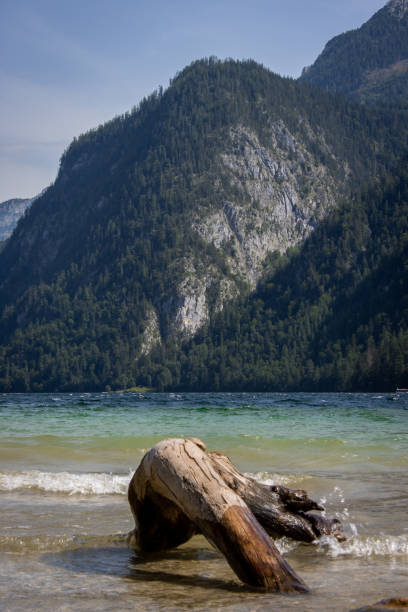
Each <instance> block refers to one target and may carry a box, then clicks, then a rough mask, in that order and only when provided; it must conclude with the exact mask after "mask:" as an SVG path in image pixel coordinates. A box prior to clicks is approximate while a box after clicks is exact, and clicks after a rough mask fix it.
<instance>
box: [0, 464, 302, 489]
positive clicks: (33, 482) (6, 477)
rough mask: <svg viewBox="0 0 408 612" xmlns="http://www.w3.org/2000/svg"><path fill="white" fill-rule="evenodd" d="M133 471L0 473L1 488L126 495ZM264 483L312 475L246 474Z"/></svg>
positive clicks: (285, 482)
mask: <svg viewBox="0 0 408 612" xmlns="http://www.w3.org/2000/svg"><path fill="white" fill-rule="evenodd" d="M132 474H133V471H132V472H129V474H127V475H119V474H107V473H84V474H77V473H73V472H41V471H39V470H26V471H22V472H0V491H5V492H6V491H19V490H25V489H29V490H33V491H35V490H38V491H43V492H46V493H64V494H66V495H126V494H127V489H128V486H129V482H130V479H131V477H132ZM246 476H249V477H251V478H254V479H255V480H258V481H259V482H262V483H263V484H270V485H271V484H277V485H283V486H290V485H291V484H294V483H297V484H298V483H299V482H300V481H301V480H304V479H307V478H311V477H310V476H305V475H302V476H300V475H299V474H285V475H281V474H271V473H270V472H256V473H247V474H246Z"/></svg>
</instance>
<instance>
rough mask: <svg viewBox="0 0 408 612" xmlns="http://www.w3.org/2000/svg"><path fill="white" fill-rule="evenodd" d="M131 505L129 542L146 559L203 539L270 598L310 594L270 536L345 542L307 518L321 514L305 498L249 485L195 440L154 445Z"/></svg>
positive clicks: (335, 526) (332, 527) (332, 524)
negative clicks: (325, 537) (132, 521)
mask: <svg viewBox="0 0 408 612" xmlns="http://www.w3.org/2000/svg"><path fill="white" fill-rule="evenodd" d="M128 498H129V503H130V506H131V509H132V512H133V516H134V518H135V524H136V526H135V529H134V531H133V532H131V534H130V543H131V544H132V545H133V546H135V547H136V548H138V549H139V550H141V551H142V552H153V551H163V550H167V549H169V548H173V547H175V546H178V545H179V544H182V543H183V542H186V541H187V540H189V539H190V538H191V537H192V536H193V535H194V534H198V533H201V534H203V535H204V536H205V537H206V538H207V539H208V540H209V541H210V542H211V543H212V544H214V545H215V547H216V548H218V550H219V551H220V552H221V553H222V554H223V555H224V557H225V558H226V559H227V561H228V563H229V564H230V566H231V568H232V569H233V570H234V572H235V573H236V574H237V576H238V577H239V578H240V579H241V580H242V581H243V582H244V583H246V584H249V585H252V586H258V587H264V588H267V589H268V590H270V591H277V592H281V593H293V592H307V591H308V588H307V586H306V585H305V583H304V582H303V581H302V579H301V578H299V577H298V576H297V575H296V573H295V572H294V571H293V570H292V569H291V567H290V566H289V565H288V564H287V563H286V561H285V560H284V559H283V558H282V556H281V554H280V553H279V551H278V549H277V548H276V546H275V545H274V543H273V542H272V540H271V538H270V536H274V537H276V536H283V535H284V536H287V537H290V538H293V539H295V540H301V541H304V542H312V541H313V540H315V539H316V538H317V537H319V536H320V535H322V534H333V535H335V536H336V537H337V538H339V539H344V538H343V535H342V533H341V529H340V524H339V522H338V521H337V520H336V519H334V520H327V519H324V518H323V517H319V516H317V515H311V514H306V512H309V511H310V510H322V509H323V508H321V506H319V505H318V504H317V503H316V502H314V501H313V500H311V499H310V498H309V497H308V496H307V494H306V493H305V492H304V491H291V490H289V489H286V488H285V487H280V486H267V485H263V484H260V483H258V482H256V481H255V480H253V479H251V478H247V477H246V476H244V475H243V474H241V473H240V472H239V471H238V470H237V469H236V468H235V467H234V465H233V464H232V463H231V461H230V460H229V459H228V457H226V456H225V455H222V454H221V453H218V452H211V453H206V452H205V445H204V443H203V442H201V440H198V439H197V438H190V439H179V438H171V439H169V440H163V441H162V442H159V443H158V444H156V446H154V447H153V448H152V449H151V450H150V451H149V452H148V453H147V454H146V455H145V456H144V457H143V459H142V461H141V463H140V465H139V467H138V468H137V470H136V472H135V474H134V476H133V478H132V480H131V482H130V484H129V491H128Z"/></svg>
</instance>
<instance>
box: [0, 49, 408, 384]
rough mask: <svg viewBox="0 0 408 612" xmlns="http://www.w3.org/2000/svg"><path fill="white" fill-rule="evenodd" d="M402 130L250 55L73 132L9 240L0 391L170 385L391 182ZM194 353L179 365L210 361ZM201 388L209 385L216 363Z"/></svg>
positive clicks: (399, 122)
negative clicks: (368, 193) (320, 235)
mask: <svg viewBox="0 0 408 612" xmlns="http://www.w3.org/2000/svg"><path fill="white" fill-rule="evenodd" d="M407 135H408V121H407V112H406V111H405V110H404V109H402V108H401V109H394V110H393V112H392V113H390V112H389V110H387V109H382V108H379V109H377V108H365V107H362V106H359V105H354V104H351V103H348V102H347V101H346V100H345V99H344V98H343V97H337V96H334V95H332V94H329V93H328V94H326V93H322V92H321V91H319V90H318V89H316V88H314V87H311V86H309V85H308V84H304V83H298V82H296V81H294V80H291V79H285V78H282V77H279V76H278V75H275V74H273V73H271V72H270V71H268V70H266V69H265V68H263V67H262V66H260V65H258V64H256V63H255V62H252V61H247V62H235V61H226V62H220V61H217V60H215V59H213V58H211V59H209V60H201V61H198V62H194V63H193V64H192V65H191V66H189V67H187V68H186V69H185V70H183V71H182V72H181V73H180V74H178V75H177V76H176V78H175V79H174V80H173V81H172V83H171V84H170V86H169V88H168V89H167V90H166V91H162V90H159V91H158V92H155V93H154V94H153V95H152V96H150V97H149V98H148V99H145V100H144V101H142V103H141V104H140V105H139V107H138V108H135V109H133V111H132V112H130V113H127V114H126V115H124V116H121V117H118V118H116V119H114V120H112V121H111V122H109V123H107V124H105V125H104V126H101V127H99V128H98V129H96V130H93V131H90V132H88V133H87V134H84V135H83V136H81V137H80V138H78V139H76V140H74V141H73V143H72V144H71V145H70V147H69V148H68V149H67V151H66V152H65V153H64V155H63V156H62V159H61V166H60V170H59V173H58V176H57V179H56V181H55V183H54V184H53V185H52V186H51V187H50V188H49V189H48V190H47V191H46V192H45V193H44V194H43V195H42V196H41V197H40V198H38V199H37V200H36V201H35V202H34V203H33V204H32V206H31V208H30V210H29V211H28V213H27V214H26V215H25V216H24V217H23V218H22V219H21V221H20V223H19V224H18V226H17V228H16V230H15V231H14V233H13V234H12V236H11V237H10V239H9V240H8V242H7V244H6V247H5V249H4V250H3V252H2V253H1V254H0V307H1V319H0V339H1V346H0V389H1V390H3V391H25V390H33V391H46V390H95V389H111V388H125V387H131V386H133V385H135V384H137V383H139V382H141V381H142V380H143V381H144V382H146V383H147V384H152V385H153V386H155V387H156V388H160V389H161V388H169V387H171V386H172V385H177V386H183V384H184V381H183V378H182V377H181V372H182V364H183V363H184V361H183V359H184V358H183V355H184V356H187V355H189V354H190V353H189V346H190V345H189V343H190V342H192V343H193V345H194V343H195V342H196V341H197V342H199V338H200V334H202V333H204V331H203V330H209V329H214V330H215V331H214V337H212V338H211V340H210V345H209V346H211V344H212V345H213V346H214V350H216V348H215V347H216V346H217V342H218V340H217V338H218V337H219V332H218V331H216V330H217V328H213V327H212V326H213V325H216V322H217V321H219V320H220V319H219V317H221V318H222V317H223V313H224V312H225V313H230V314H228V315H227V314H226V316H229V317H232V314H231V313H232V312H234V309H235V308H238V304H239V302H240V300H243V302H244V304H247V305H248V307H249V308H252V306H251V305H252V304H253V301H252V300H253V298H252V297H251V296H252V294H253V292H254V291H255V290H256V288H257V287H258V286H259V285H260V284H261V285H262V284H263V283H264V280H265V278H272V277H271V274H273V273H274V271H276V269H277V268H278V269H280V268H281V267H282V261H285V257H288V256H289V257H290V259H291V261H292V257H295V255H296V252H293V249H294V248H296V247H300V245H302V244H303V243H304V242H305V240H306V242H307V240H308V237H310V239H311V237H312V236H314V235H315V233H316V229H317V228H319V227H320V226H321V225H322V223H323V222H324V220H325V219H330V218H331V216H332V215H333V214H335V213H336V211H337V210H342V207H343V206H344V205H345V204H344V203H347V202H349V198H351V194H352V193H357V192H358V190H359V189H361V188H362V186H363V185H366V184H369V183H370V182H371V181H372V180H380V178H379V177H381V176H388V173H389V172H390V171H391V170H393V169H394V168H395V167H396V165H397V163H398V160H399V158H400V157H401V155H402V154H403V151H404V150H405V147H406V142H407ZM375 177H377V179H375ZM350 215H351V216H352V213H350ZM291 249H292V251H291ZM285 253H286V254H287V255H285V257H284V259H283V260H281V259H280V258H282V257H283V256H284V254H285ZM291 253H292V254H291ZM354 256H355V255H353V257H354ZM323 257H325V254H323ZM293 261H295V262H297V263H296V264H293V265H296V266H297V267H298V269H299V270H300V269H302V266H301V264H302V259H300V260H297V259H294V260H293ZM295 272H296V268H295V269H292V272H291V274H292V276H296V274H295ZM305 273H309V272H308V270H307V269H306V272H305ZM271 282H272V281H271ZM273 282H275V281H273ZM278 286H279V292H281V290H282V288H281V285H278ZM260 299H261V298H260ZM333 299H334V298H333ZM307 303H310V306H311V308H312V310H313V307H314V304H312V303H311V302H307ZM231 308H232V310H231ZM282 308H283V307H282ZM291 308H292V306H291V301H289V303H288V304H287V313H289V314H290V313H291ZM248 312H251V311H248ZM279 316H281V317H282V328H280V327H279V330H281V329H282V330H283V331H282V332H280V331H279V333H280V334H281V336H282V334H288V333H289V327H290V326H289V327H288V326H287V325H286V323H285V320H286V319H285V316H286V317H287V316H288V314H286V315H285V313H284V311H283V310H282V312H281V314H280V315H279ZM265 320H267V319H265ZM256 321H257V319H256V317H255V319H253V320H252V319H251V325H254V326H255V325H256ZM315 332H316V333H317V332H318V330H315ZM205 334H207V332H205ZM217 334H218V336H217ZM221 335H222V334H221ZM265 337H266V336H265ZM282 338H283V336H282ZM285 338H286V339H282V340H281V341H282V342H287V343H289V344H290V342H291V340H290V336H289V335H287V336H285ZM309 341H310V342H311V341H312V340H311V339H310V338H309V340H308V342H309ZM305 349H306V347H305ZM208 350H209V348H208V346H207V348H203V350H202V352H200V351H199V350H198V349H197V351H198V352H195V353H194V357H192V358H191V360H190V361H191V363H192V364H193V363H199V366H197V367H200V368H204V367H207V366H206V360H207V357H206V355H208ZM220 350H221V349H220ZM223 350H224V349H222V351H223ZM257 350H258V349H257ZM307 350H309V349H307ZM179 351H182V352H181V353H180V352H179ZM206 351H207V352H206ZM255 354H256V351H255V344H254V355H255ZM177 355H178V357H175V356H177ZM173 357H174V359H173ZM237 363H238V362H237ZM214 367H215V366H214ZM238 373H239V372H238V371H237V375H238ZM212 380H213V387H214V388H219V387H220V385H221V387H222V380H223V370H222V369H221V370H220V371H219V372H218V381H219V382H218V387H217V384H216V381H215V378H213V379H212ZM220 381H221V382H220ZM185 382H186V386H188V387H189V388H193V387H194V382H193V381H192V378H191V377H189V376H187V374H186V379H185ZM271 384H272V383H271ZM285 384H286V383H285ZM287 384H292V383H289V382H287Z"/></svg>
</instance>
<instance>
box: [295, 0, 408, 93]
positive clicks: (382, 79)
mask: <svg viewBox="0 0 408 612" xmlns="http://www.w3.org/2000/svg"><path fill="white" fill-rule="evenodd" d="M407 60H408V5H407V2H406V0H390V2H388V3H387V4H386V5H385V6H384V7H383V8H382V9H380V10H379V11H377V13H375V15H373V17H371V19H369V20H368V21H367V22H366V23H365V24H363V25H362V26H361V27H360V28H358V29H356V30H351V31H349V32H345V33H344V34H340V35H339V36H336V37H334V38H333V39H332V40H330V41H329V42H328V43H327V45H326V47H325V48H324V50H323V52H322V53H321V54H320V56H319V57H318V58H317V59H316V61H315V63H314V64H313V65H312V66H309V67H308V68H305V69H304V70H303V73H302V76H301V77H300V79H301V80H302V81H307V82H309V83H311V84H312V85H314V86H317V87H320V88H322V89H324V90H326V91H334V92H339V93H344V94H346V95H347V96H350V97H351V98H353V99H355V100H358V101H360V102H367V103H389V102H393V101H396V100H399V101H401V100H406V97H407V94H408V72H407Z"/></svg>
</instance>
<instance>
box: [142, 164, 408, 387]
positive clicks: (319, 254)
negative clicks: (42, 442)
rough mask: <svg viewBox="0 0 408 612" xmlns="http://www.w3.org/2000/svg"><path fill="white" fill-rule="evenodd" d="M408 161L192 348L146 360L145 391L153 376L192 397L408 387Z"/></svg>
mask: <svg viewBox="0 0 408 612" xmlns="http://www.w3.org/2000/svg"><path fill="white" fill-rule="evenodd" d="M407 161H408V160H407V159H406V158H404V159H403V160H402V162H401V163H400V164H399V166H398V167H396V168H395V169H394V170H393V172H392V173H387V174H385V175H383V176H381V177H380V178H379V179H377V180H376V181H375V183H374V185H372V186H370V187H367V188H366V189H363V190H360V191H359V192H358V193H355V194H353V196H352V197H350V198H349V199H347V200H346V201H345V202H344V203H343V204H342V205H340V206H339V207H338V208H337V209H336V210H334V211H332V213H331V214H330V215H329V216H328V217H327V218H326V219H325V220H324V221H322V223H321V224H320V225H319V227H318V228H316V230H315V231H314V232H313V233H312V234H311V235H310V237H309V238H307V239H306V241H305V242H304V243H303V244H302V245H301V246H300V247H299V248H298V249H297V250H296V251H295V252H294V253H292V254H291V255H289V256H288V255H286V256H284V257H279V256H276V257H275V262H274V266H275V270H273V271H272V272H270V273H269V275H267V276H266V277H265V278H264V279H263V282H262V283H261V285H260V286H259V287H258V289H257V291H255V292H254V293H253V294H252V295H251V296H249V297H246V299H241V300H239V301H237V302H236V303H235V304H233V305H228V306H226V308H225V309H224V310H223V312H222V313H220V314H219V315H217V317H215V318H214V319H213V320H212V321H211V323H210V325H209V326H208V327H206V328H205V329H202V330H201V331H200V333H199V334H197V335H196V336H195V337H194V338H193V339H192V340H190V341H189V342H187V343H186V344H185V345H182V346H180V345H178V346H173V347H171V349H170V350H168V352H167V354H166V358H165V359H163V356H162V355H158V354H155V352H153V353H152V355H150V357H149V358H147V357H144V358H143V359H142V360H141V363H140V366H141V369H140V380H141V382H142V383H143V382H145V383H146V382H148V383H149V382H150V381H151V380H152V373H153V380H154V381H159V383H160V382H162V381H165V382H166V384H167V385H170V386H171V387H172V388H173V389H176V390H177V388H180V389H183V390H190V391H191V390H194V391H203V390H208V389H213V390H219V389H222V390H227V391H293V390H295V391H299V390H302V391H350V390H364V391H377V392H378V391H384V390H395V389H396V387H398V386H403V387H408V275H407V271H408V170H407V168H408V164H407ZM164 386H166V385H164Z"/></svg>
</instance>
